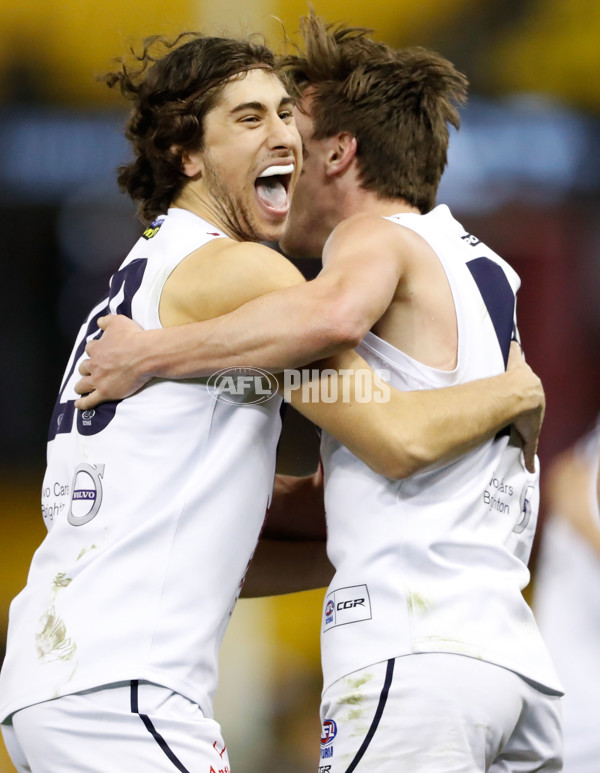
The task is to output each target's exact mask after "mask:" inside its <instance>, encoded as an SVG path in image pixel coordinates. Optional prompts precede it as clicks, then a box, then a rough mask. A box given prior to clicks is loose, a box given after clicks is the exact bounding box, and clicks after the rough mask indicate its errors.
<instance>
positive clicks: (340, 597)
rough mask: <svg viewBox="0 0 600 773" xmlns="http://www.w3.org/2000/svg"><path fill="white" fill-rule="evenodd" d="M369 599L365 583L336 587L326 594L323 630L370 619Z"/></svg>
mask: <svg viewBox="0 0 600 773" xmlns="http://www.w3.org/2000/svg"><path fill="white" fill-rule="evenodd" d="M371 617H372V614H371V599H370V597H369V589H368V588H367V586H366V585H351V586H349V587H347V588H337V589H336V590H334V591H331V593H330V594H329V595H328V596H327V601H326V602H325V614H324V618H325V619H324V623H323V628H324V630H325V631H328V630H330V629H331V628H335V627H336V626H338V625H347V624H348V623H359V622H361V621H362V620H370V619H371Z"/></svg>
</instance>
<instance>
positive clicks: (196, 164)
mask: <svg viewBox="0 0 600 773" xmlns="http://www.w3.org/2000/svg"><path fill="white" fill-rule="evenodd" d="M181 171H182V172H183V173H184V175H185V176H186V177H196V176H197V175H199V174H200V175H201V174H202V172H203V171H204V165H203V162H202V153H199V152H198V151H193V152H192V151H188V150H184V151H183V153H182V154H181Z"/></svg>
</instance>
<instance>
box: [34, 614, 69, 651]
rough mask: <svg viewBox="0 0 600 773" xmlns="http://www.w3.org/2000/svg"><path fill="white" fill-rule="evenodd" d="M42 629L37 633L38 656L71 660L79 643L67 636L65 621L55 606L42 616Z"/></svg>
mask: <svg viewBox="0 0 600 773" xmlns="http://www.w3.org/2000/svg"><path fill="white" fill-rule="evenodd" d="M40 622H41V623H42V630H41V631H40V632H39V633H36V635H35V640H36V642H37V651H38V657H39V658H40V659H41V658H47V659H48V660H71V658H72V657H73V655H74V654H75V651H76V650H77V645H76V644H75V643H74V642H72V641H71V639H70V638H69V637H68V636H67V628H66V626H65V623H64V621H63V620H62V619H61V618H60V617H58V616H57V614H56V610H55V609H54V606H51V607H50V609H49V610H48V611H47V612H46V613H45V614H44V615H43V616H42V618H41V620H40Z"/></svg>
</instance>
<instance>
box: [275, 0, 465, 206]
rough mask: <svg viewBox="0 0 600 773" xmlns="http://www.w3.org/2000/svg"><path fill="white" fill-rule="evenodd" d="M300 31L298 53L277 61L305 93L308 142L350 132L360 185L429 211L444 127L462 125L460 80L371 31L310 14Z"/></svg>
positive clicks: (438, 60) (433, 60)
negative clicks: (311, 126)
mask: <svg viewBox="0 0 600 773" xmlns="http://www.w3.org/2000/svg"><path fill="white" fill-rule="evenodd" d="M300 31H301V35H302V43H303V48H299V49H298V52H297V53H296V54H293V55H288V56H286V57H285V58H284V59H283V60H282V62H281V64H282V66H283V67H284V69H285V71H286V74H287V77H288V78H289V81H290V82H289V84H288V85H289V87H290V88H291V90H292V91H293V93H295V95H296V96H301V95H302V93H304V92H305V91H306V89H309V92H308V93H309V94H310V97H311V102H310V115H311V118H312V119H313V123H314V137H315V138H316V139H323V138H326V137H332V136H334V135H336V134H338V133H339V132H342V131H346V132H349V133H350V134H352V135H353V136H355V137H356V139H357V145H358V148H357V161H358V164H359V173H360V180H361V184H362V186H363V187H364V188H365V189H367V190H373V191H375V192H376V193H377V194H378V195H379V196H381V197H382V198H402V199H404V200H405V201H407V202H408V203H409V204H411V205H412V206H415V207H417V208H418V209H419V210H420V211H421V212H428V211H429V210H430V209H432V208H433V206H435V199H436V195H437V189H438V186H439V183H440V179H441V176H442V173H443V171H444V168H445V166H446V162H447V151H448V142H449V129H448V124H451V125H452V126H454V127H455V128H458V127H459V124H460V119H459V114H458V109H457V106H459V105H461V104H463V103H464V102H465V101H466V95H467V86H468V83H467V79H466V78H465V76H464V75H463V74H462V73H460V72H458V71H457V70H456V69H455V67H454V65H453V64H452V63H451V62H449V61H448V60H447V59H445V58H444V57H443V56H441V55H440V54H438V53H436V52H434V51H429V50H427V49H424V48H418V47H412V48H405V49H398V50H396V49H393V48H391V47H389V46H387V45H385V44H383V43H378V42H376V41H374V40H372V39H371V38H370V37H369V35H370V33H371V32H372V30H369V29H366V28H364V27H346V26H345V25H342V24H336V25H334V24H327V23H326V22H325V21H323V19H321V18H320V17H318V16H316V15H314V14H313V13H311V14H310V15H308V16H305V17H303V19H302V20H301V26H300Z"/></svg>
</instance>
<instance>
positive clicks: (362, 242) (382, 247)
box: [323, 212, 420, 265]
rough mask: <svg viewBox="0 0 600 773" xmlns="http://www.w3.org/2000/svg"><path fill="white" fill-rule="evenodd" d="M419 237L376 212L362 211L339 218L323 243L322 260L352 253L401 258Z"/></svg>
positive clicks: (373, 256)
mask: <svg viewBox="0 0 600 773" xmlns="http://www.w3.org/2000/svg"><path fill="white" fill-rule="evenodd" d="M419 239H420V237H418V236H417V234H415V233H414V231H411V230H410V229H409V228H405V227H404V226H401V225H399V224H397V223H393V222H391V221H390V220H386V219H385V218H383V217H381V216H380V215H378V214H373V213H370V212H369V213H367V212H361V213H359V214H356V215H352V216H351V217H348V218H346V219H345V220H342V222H341V223H339V224H338V225H337V226H336V227H335V229H334V230H333V231H332V232H331V235H330V236H329V239H328V240H327V242H326V244H325V249H324V252H323V263H324V265H329V264H330V262H331V261H338V260H347V259H350V258H351V257H352V256H357V258H359V257H361V256H362V257H363V258H364V256H365V254H367V255H368V256H369V257H370V259H371V260H378V261H380V260H388V261H389V260H394V259H403V258H405V257H406V255H407V254H409V253H410V252H412V251H413V250H414V249H415V248H416V247H417V246H418V241H416V240H419Z"/></svg>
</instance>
